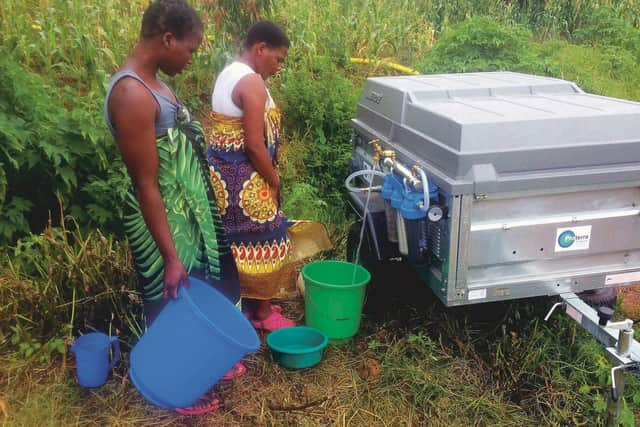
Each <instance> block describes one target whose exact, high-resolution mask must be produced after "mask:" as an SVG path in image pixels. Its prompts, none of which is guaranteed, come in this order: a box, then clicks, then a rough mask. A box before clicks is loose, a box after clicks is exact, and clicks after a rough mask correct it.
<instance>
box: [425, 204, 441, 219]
mask: <svg viewBox="0 0 640 427" xmlns="http://www.w3.org/2000/svg"><path fill="white" fill-rule="evenodd" d="M427 217H428V218H429V221H431V222H438V221H440V220H441V219H442V217H444V211H443V210H442V208H441V207H440V206H438V205H431V206H429V210H428V211H427Z"/></svg>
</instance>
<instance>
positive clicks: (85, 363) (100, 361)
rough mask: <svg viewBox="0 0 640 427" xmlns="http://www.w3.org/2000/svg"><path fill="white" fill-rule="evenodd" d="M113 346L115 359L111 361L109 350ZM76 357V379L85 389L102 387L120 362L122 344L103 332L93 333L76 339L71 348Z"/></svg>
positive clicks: (116, 338)
mask: <svg viewBox="0 0 640 427" xmlns="http://www.w3.org/2000/svg"><path fill="white" fill-rule="evenodd" d="M111 346H113V358H112V359H111V361H109V349H110V348H111ZM71 351H72V352H73V353H74V354H75V356H76V377H77V379H78V384H80V385H81V386H83V387H100V386H101V385H102V384H104V383H105V381H106V380H107V376H109V371H111V369H112V368H113V367H114V366H115V364H116V363H118V360H120V342H119V341H118V337H111V336H108V335H105V334H103V333H101V332H92V333H90V334H85V335H83V336H81V337H79V338H76V340H75V342H74V343H73V345H72V346H71Z"/></svg>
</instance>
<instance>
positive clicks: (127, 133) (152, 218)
mask: <svg viewBox="0 0 640 427" xmlns="http://www.w3.org/2000/svg"><path fill="white" fill-rule="evenodd" d="M156 106H157V104H156V101H155V99H154V98H153V96H152V95H151V94H150V93H149V91H148V90H147V89H146V88H145V87H144V86H143V85H142V84H141V83H140V82H138V81H136V80H134V79H123V80H121V81H120V82H119V83H118V84H117V85H116V86H115V88H114V90H113V91H112V92H111V97H110V99H109V112H110V116H111V119H112V121H113V124H114V127H115V128H116V131H117V136H116V141H117V143H118V148H119V149H120V153H121V155H122V159H123V160H124V163H125V164H126V165H127V170H128V171H129V176H130V177H131V180H132V182H133V186H134V188H135V190H136V195H137V198H138V202H139V203H140V210H141V211H142V217H143V218H144V221H145V223H146V224H147V227H148V228H149V231H150V232H151V236H153V239H154V240H155V242H156V245H157V246H158V249H159V251H160V254H161V255H162V258H163V260H164V292H163V297H164V298H167V297H168V296H171V297H173V298H175V297H176V296H177V290H178V285H179V284H180V282H184V284H185V285H188V276H187V271H186V269H185V268H184V265H183V264H182V262H181V261H180V258H178V254H177V252H176V248H175V245H174V243H173V239H172V238H171V232H170V230H169V223H168V222H167V214H166V211H165V207H164V203H163V202H162V197H161V195H160V188H159V187H158V150H157V148H156V135H155V116H156Z"/></svg>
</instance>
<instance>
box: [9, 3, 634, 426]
mask: <svg viewBox="0 0 640 427" xmlns="http://www.w3.org/2000/svg"><path fill="white" fill-rule="evenodd" d="M192 3H193V4H194V6H195V7H196V8H197V9H198V10H199V11H200V12H201V14H202V17H203V19H204V22H205V26H206V30H205V40H204V44H203V46H202V48H201V50H200V52H199V53H198V56H197V58H196V59H195V61H194V64H193V65H192V67H191V68H190V69H189V70H188V71H187V72H185V73H184V74H183V75H181V76H179V77H176V78H175V79H171V80H172V81H171V82H170V83H171V84H172V85H173V87H174V88H176V89H177V90H178V94H179V96H180V97H181V98H182V99H184V100H186V102H187V103H188V105H189V106H190V107H191V109H192V110H193V111H195V112H198V113H200V114H202V113H205V112H206V109H207V108H208V105H209V104H208V103H209V96H210V90H211V88H212V83H213V81H214V78H215V75H216V73H217V72H218V71H219V70H220V69H221V68H222V67H223V66H224V64H225V62H226V61H227V60H229V59H230V58H232V57H233V56H234V54H235V53H236V52H237V50H238V47H239V44H240V40H241V39H242V36H243V32H244V31H245V30H246V29H247V28H248V26H249V25H250V24H251V23H252V22H254V21H255V20H256V19H258V18H268V19H272V20H274V21H276V22H278V23H279V24H281V25H282V26H283V27H284V28H286V30H287V32H288V33H289V35H290V37H291V40H292V47H291V50H290V54H289V58H288V60H287V63H286V67H285V69H284V70H283V71H282V72H281V73H280V74H279V75H278V76H277V77H276V78H274V80H273V82H272V88H273V91H274V93H275V98H276V101H277V102H278V103H279V104H280V105H281V107H282V108H283V110H284V113H285V116H286V119H287V122H286V129H285V135H284V140H285V141H284V150H283V151H284V162H283V164H282V169H281V174H282V178H283V183H284V185H283V193H284V210H285V212H287V213H288V215H289V216H291V217H294V218H308V219H316V220H320V221H323V222H325V223H326V224H328V225H329V227H330V229H331V233H332V237H333V240H334V242H335V244H336V247H337V249H336V252H335V253H334V254H331V256H335V257H342V256H344V247H345V241H346V237H347V230H348V229H349V227H350V226H351V224H352V223H353V222H354V218H353V217H352V215H351V214H350V213H349V210H348V209H347V206H346V199H345V197H344V190H343V180H344V177H345V176H346V175H347V174H348V171H349V162H348V159H349V155H350V151H351V145H350V135H351V130H350V124H349V120H350V119H351V118H352V117H353V116H354V114H355V108H356V103H357V99H358V97H359V91H360V88H361V86H362V82H363V80H364V79H365V78H366V77H367V76H373V75H382V74H392V73H394V71H393V70H391V69H389V68H387V67H385V66H384V65H383V64H384V61H385V60H391V61H394V62H397V63H401V64H404V65H407V66H411V67H414V68H415V69H417V70H419V71H421V72H424V73H441V72H464V71H489V70H511V71H521V72H527V73H536V74H542V75H549V76H555V77H560V78H564V79H568V80H573V81H575V82H576V83H577V84H578V85H579V86H580V87H581V88H582V89H584V90H586V91H589V92H594V93H599V94H604V95H609V96H615V97H620V98H625V99H631V100H636V101H640V67H638V61H639V60H640V30H639V27H640V1H638V0H608V1H607V0H603V1H581V0H476V1H474V0H456V1H448V0H421V1H418V0H413V1H412V0H317V1H312V0H280V1H271V0H193V1H192ZM147 4H148V2H147V1H146V0H143V1H138V0H136V1H133V0H102V1H96V0H85V1H73V0H3V1H2V2H1V3H0V259H1V260H2V261H1V262H0V417H1V418H0V420H2V423H3V425H5V424H7V425H45V424H50V425H61V424H145V423H148V424H154V425H156V424H172V423H178V424H180V423H183V422H185V421H184V420H182V419H179V418H172V417H168V418H167V416H166V414H165V415H163V414H162V413H160V412H154V410H153V409H151V408H150V407H149V406H148V405H145V404H144V403H143V402H142V401H141V399H140V398H139V397H138V398H136V397H135V396H136V395H135V392H134V391H131V386H129V385H127V383H126V381H125V379H126V375H124V372H125V371H126V368H123V370H122V371H121V373H122V374H123V375H121V376H118V378H120V379H122V385H121V386H120V385H115V386H113V385H112V386H111V387H108V388H106V390H103V391H100V392H97V393H94V394H91V395H85V394H83V393H82V392H81V391H80V390H78V389H77V387H76V386H75V385H74V380H73V374H72V372H73V371H72V367H70V366H68V364H69V363H71V361H72V360H73V359H72V358H70V357H69V352H68V349H69V344H70V342H71V340H72V336H73V335H77V333H78V332H79V331H87V330H90V329H91V328H95V329H98V330H102V331H110V332H112V333H118V334H119V335H120V336H121V338H122V341H123V343H124V344H125V346H126V344H127V343H130V342H131V340H132V339H134V337H135V336H137V335H139V334H140V331H141V328H140V326H139V322H138V317H137V312H138V309H139V298H138V296H137V294H136V292H135V288H136V286H135V279H134V276H133V274H132V265H131V259H130V255H129V253H128V251H127V245H126V242H125V241H124V239H123V235H122V229H121V225H120V214H121V207H122V200H123V197H124V194H125V191H126V189H127V187H128V185H129V181H128V178H127V176H126V172H125V169H124V166H123V164H122V162H121V160H120V158H119V155H118V153H117V149H116V146H115V144H114V142H113V140H112V138H111V136H110V135H109V133H108V131H107V129H106V127H105V125H104V122H103V118H102V113H103V100H104V94H105V89H106V86H107V83H108V79H109V76H110V75H111V74H112V73H113V72H114V71H115V70H116V68H117V66H118V64H120V63H121V62H122V61H123V60H124V58H125V56H126V54H127V53H128V52H129V50H130V49H131V48H132V46H133V45H134V43H135V41H136V39H137V36H138V31H139V25H140V19H141V15H142V12H143V10H144V9H145V7H146V5H147ZM351 57H362V58H369V59H371V60H372V64H370V65H354V64H351V63H350V61H349V58H351ZM545 307H546V305H545ZM425 313H428V315H427V316H425ZM503 313H504V316H502V317H501V318H499V319H494V321H493V323H491V322H489V323H490V324H488V323H487V322H484V323H481V324H480V323H474V321H473V319H472V318H471V317H469V316H470V314H469V313H468V312H460V311H443V310H441V309H440V308H439V306H438V305H437V304H433V305H430V306H429V307H428V309H425V310H422V311H420V310H414V311H412V312H410V313H409V314H407V317H406V319H405V320H407V321H406V322H404V323H403V324H402V325H398V324H397V322H396V323H395V324H394V322H393V321H390V322H384V323H381V324H380V323H367V322H365V325H364V326H363V332H362V333H361V334H360V335H359V339H358V340H357V341H356V342H354V343H353V344H352V345H350V346H346V347H344V348H343V349H339V348H336V349H333V350H331V352H330V355H329V361H330V362H329V363H332V362H335V365H336V366H341V367H342V368H344V369H343V370H341V371H340V370H339V369H338V371H339V372H338V374H340V375H342V374H343V375H344V376H345V377H346V378H348V379H349V381H351V380H353V381H352V382H353V384H354V386H353V387H355V392H356V395H355V396H354V394H353V393H354V388H353V387H352V388H348V387H347V388H346V389H345V390H347V391H345V392H344V393H343V394H340V393H339V392H336V394H335V396H337V397H336V398H335V399H334V400H332V402H333V405H331V404H329V403H327V402H325V403H324V404H323V405H324V406H323V407H324V408H325V413H324V415H322V414H321V415H318V414H317V413H314V412H313V411H311V412H309V411H306V412H305V411H304V410H301V411H298V412H295V411H293V412H294V413H293V414H292V413H291V411H289V412H288V413H284V414H283V413H281V412H278V411H277V410H272V409H269V407H267V409H266V410H265V406H264V402H265V400H264V398H263V396H262V397H261V396H260V394H259V393H256V394H258V396H257V397H255V400H254V401H253V403H255V405H253V406H251V405H249V406H248V407H252V408H254V409H255V408H260V407H261V406H260V404H261V403H260V402H262V409H261V411H258V414H257V415H256V414H254V413H253V412H251V411H249V412H251V414H249V415H248V413H242V412H241V411H237V410H236V411H235V412H234V411H228V412H225V413H224V415H223V417H225V418H223V419H222V418H221V419H220V420H224V424H229V425H234V424H238V425H247V424H256V425H261V424H262V425H264V424H275V425H286V424H292V425H294V424H295V425H301V424H303V425H326V424H336V425H342V424H345V425H346V424H349V423H351V424H352V425H380V424H389V425H412V424H417V425H421V424H425V423H428V424H432V425H451V424H462V425H470V424H475V425H487V424H495V425H516V424H517V425H538V424H545V425H598V424H602V423H603V421H604V419H605V415H606V396H607V392H608V388H607V387H606V384H607V381H608V365H607V364H606V362H605V361H604V359H603V357H602V354H601V351H600V350H599V347H598V346H597V345H595V343H594V342H593V340H592V339H591V338H589V337H588V336H587V335H586V334H584V333H583V332H581V331H580V330H579V329H576V327H575V325H573V324H572V323H571V322H569V321H566V319H561V318H559V319H555V320H554V321H552V322H551V323H549V324H542V323H540V322H539V320H538V318H539V314H540V308H539V307H537V306H536V303H535V302H534V303H532V302H518V303H513V304H510V305H508V306H506V307H505V308H504V311H503ZM259 356H260V355H259ZM263 356H264V355H263ZM362 357H371V358H374V359H376V360H378V361H379V362H380V363H381V366H382V375H381V378H380V380H379V382H377V383H375V384H372V383H370V382H366V381H364V382H362V381H361V380H359V379H358V378H357V377H356V376H353V377H352V376H351V373H352V371H353V367H354V366H353V361H354V360H356V361H357V360H358V359H361V358H362ZM262 359H265V357H263V358H262ZM262 359H260V358H259V357H258V359H256V361H255V364H256V365H255V366H256V367H259V368H260V369H263V370H265V369H274V368H273V367H269V366H270V365H269V364H268V363H266V362H265V361H264V360H262ZM341 362H344V363H342V364H340V363H341ZM276 374H277V375H276ZM274 375H275V378H282V379H283V380H282V384H283V387H285V388H287V387H288V388H291V387H292V386H291V384H292V381H293V382H294V383H295V381H305V380H308V378H307V377H304V375H303V376H300V377H291V376H287V375H289V374H287V373H283V372H281V371H277V372H276V373H275V374H274ZM253 380H255V378H254V379H253ZM359 381H360V382H359ZM276 382H277V381H276ZM265 387H266V386H265ZM358 390H360V393H361V394H358ZM280 392H282V390H280ZM261 398H262V400H260V399H261ZM625 398H626V406H625V411H624V413H623V417H622V418H621V423H622V424H624V425H634V423H635V421H637V420H639V419H640V387H639V386H638V384H637V382H636V381H633V379H631V380H630V384H629V386H628V388H627V391H626V394H625ZM265 411H266V412H265ZM292 417H293V418H292ZM323 417H325V418H323ZM220 420H218V421H219V422H218V423H222V421H220ZM215 423H216V422H214V424H215Z"/></svg>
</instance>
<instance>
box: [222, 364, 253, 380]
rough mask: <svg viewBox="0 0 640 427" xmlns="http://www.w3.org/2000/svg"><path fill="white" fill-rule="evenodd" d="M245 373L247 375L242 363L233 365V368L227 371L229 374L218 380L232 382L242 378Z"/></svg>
mask: <svg viewBox="0 0 640 427" xmlns="http://www.w3.org/2000/svg"><path fill="white" fill-rule="evenodd" d="M246 373H247V367H246V366H244V365H243V364H242V363H240V362H238V363H236V364H235V365H233V368H231V369H230V370H229V372H227V373H226V374H224V375H223V376H222V378H220V379H221V380H225V381H228V380H232V379H234V378H240V377H241V376H243V375H244V374H246Z"/></svg>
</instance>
